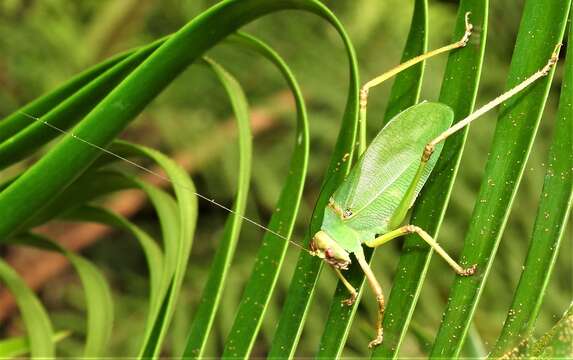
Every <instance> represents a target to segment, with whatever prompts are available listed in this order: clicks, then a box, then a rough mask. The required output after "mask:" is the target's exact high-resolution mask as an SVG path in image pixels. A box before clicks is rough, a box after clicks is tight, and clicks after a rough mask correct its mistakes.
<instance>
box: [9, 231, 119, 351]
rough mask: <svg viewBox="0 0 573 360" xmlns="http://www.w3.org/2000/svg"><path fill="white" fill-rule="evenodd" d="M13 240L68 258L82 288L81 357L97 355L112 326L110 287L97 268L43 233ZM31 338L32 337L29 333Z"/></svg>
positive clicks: (105, 342)
mask: <svg viewBox="0 0 573 360" xmlns="http://www.w3.org/2000/svg"><path fill="white" fill-rule="evenodd" d="M13 243H17V244H23V245H30V246H34V247H38V248H41V249H45V250H50V251H56V252H59V253H61V254H62V255H64V256H65V257H67V258H68V259H69V260H70V263H71V264H72V265H73V267H74V268H75V270H76V271H77V273H78V275H79V276H80V280H81V282H82V287H83V289H84V291H85V303H86V309H87V311H86V312H87V318H88V319H87V322H86V323H87V326H86V334H87V335H86V346H85V350H84V356H85V357H101V356H104V355H105V350H106V348H107V344H108V341H109V338H110V336H111V330H112V327H113V302H112V300H111V289H110V288H109V286H108V284H107V282H106V280H105V278H104V277H103V275H102V274H101V273H100V271H99V270H98V269H97V268H96V267H95V266H94V265H93V264H92V263H91V262H89V261H88V260H86V259H84V258H82V257H81V256H79V255H76V254H74V253H72V252H70V251H67V250H66V249H64V248H63V247H61V246H60V245H59V244H58V243H57V242H55V241H52V240H49V239H47V238H45V237H43V236H40V235H37V234H33V233H28V234H22V235H20V236H18V238H17V239H14V240H13ZM30 338H31V339H32V337H31V336H30Z"/></svg>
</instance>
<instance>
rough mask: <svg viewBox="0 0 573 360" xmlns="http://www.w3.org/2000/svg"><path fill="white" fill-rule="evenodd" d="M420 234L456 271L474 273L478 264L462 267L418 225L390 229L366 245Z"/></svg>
mask: <svg viewBox="0 0 573 360" xmlns="http://www.w3.org/2000/svg"><path fill="white" fill-rule="evenodd" d="M412 233H416V234H418V235H419V236H420V237H421V238H422V239H423V240H424V241H425V242H426V243H428V245H430V246H431V247H432V248H433V249H434V250H435V251H436V252H437V253H438V254H439V255H440V256H441V257H442V258H443V259H444V260H446V262H447V263H448V264H449V265H450V266H451V267H452V269H454V271H455V272H456V273H458V274H459V275H461V276H470V275H473V274H474V273H475V271H476V265H475V264H474V265H472V266H470V267H468V268H463V267H461V266H460V265H459V264H458V263H457V262H456V261H455V260H454V259H452V257H451V256H450V255H448V253H447V252H446V251H445V250H444V249H443V248H442V247H441V246H440V244H438V243H437V242H436V240H434V238H432V237H431V236H430V234H428V233H427V232H425V231H424V230H423V229H422V228H420V227H418V226H416V225H405V226H402V227H399V228H398V229H396V230H393V231H390V232H388V233H386V234H384V235H381V236H379V237H377V238H375V239H373V240H369V241H366V245H367V246H370V247H378V246H380V245H382V244H384V243H387V242H388V241H390V240H393V239H395V238H397V237H400V236H402V235H406V234H412Z"/></svg>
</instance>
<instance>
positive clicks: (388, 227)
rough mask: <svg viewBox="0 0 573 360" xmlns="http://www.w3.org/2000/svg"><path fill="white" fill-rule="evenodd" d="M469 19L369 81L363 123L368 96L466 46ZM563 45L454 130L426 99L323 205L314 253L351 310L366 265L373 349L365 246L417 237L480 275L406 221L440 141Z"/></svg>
mask: <svg viewBox="0 0 573 360" xmlns="http://www.w3.org/2000/svg"><path fill="white" fill-rule="evenodd" d="M469 15H470V14H469V13H467V14H466V17H465V19H466V30H465V33H464V35H463V37H462V38H461V39H460V40H459V41H457V42H455V43H453V44H450V45H447V46H444V47H442V48H439V49H437V50H434V51H431V52H428V53H426V54H423V55H420V56H418V57H416V58H413V59H412V60H410V61H408V62H405V63H404V64H401V65H399V66H397V67H395V68H394V69H392V70H390V71H388V72H386V73H384V74H382V75H380V76H378V77H376V78H375V79H373V80H371V81H369V82H367V83H366V84H365V85H364V86H363V87H362V89H361V92H360V117H361V119H360V121H365V118H366V106H367V97H368V91H369V89H370V88H372V87H374V86H376V85H379V84H381V83H382V82H384V81H385V80H387V79H389V78H391V77H392V76H394V75H396V74H397V73H399V72H400V71H402V70H405V69H407V68H408V67H410V66H412V65H414V64H416V63H419V62H421V61H423V60H425V59H428V58H430V57H432V56H435V55H437V54H441V53H444V52H447V51H451V50H454V49H457V48H462V47H464V46H465V45H466V44H467V42H468V41H469V38H470V36H471V33H472V25H471V23H470V22H469ZM559 47H560V45H558V46H557V47H556V48H555V51H554V53H553V54H552V56H551V58H550V59H549V61H548V62H547V64H546V65H545V66H544V67H543V68H542V69H540V70H539V71H538V72H536V73H535V74H533V75H532V76H530V77H529V78H527V79H526V80H524V81H523V82H522V83H520V84H519V85H517V86H515V87H514V88H512V89H511V90H509V91H508V92H506V93H504V94H503V95H501V96H499V97H497V98H495V99H494V100H492V101H490V102H489V103H487V104H486V105H484V106H483V107H481V108H480V109H478V110H477V111H475V112H474V113H472V114H471V115H469V116H468V117H466V118H465V119H462V120H461V121H459V122H458V123H456V124H455V125H454V126H451V124H452V121H453V119H454V114H453V111H452V110H451V108H450V107H448V106H447V105H444V104H440V103H430V102H423V103H420V104H417V105H414V106H412V107H410V108H408V109H406V110H404V111H402V112H401V113H399V114H398V115H396V116H395V117H394V118H393V119H392V120H390V121H389V122H388V124H387V125H386V126H385V127H384V128H383V129H382V130H381V131H380V132H379V133H378V135H377V136H376V137H375V138H374V140H373V141H372V143H371V144H370V145H369V147H368V148H367V149H366V150H365V152H364V153H363V154H362V155H361V157H360V159H359V160H358V162H357V163H356V164H355V165H354V166H353V168H352V169H351V170H350V173H349V174H348V176H347V177H346V179H345V180H344V181H343V183H342V184H341V185H340V186H339V187H338V189H337V190H336V191H335V192H334V193H333V194H332V196H331V198H330V201H329V203H328V205H327V206H326V208H325V212H324V219H323V223H322V226H321V230H320V231H318V232H317V233H316V234H315V235H314V237H313V238H312V240H311V243H310V247H311V251H312V254H313V255H315V256H318V257H320V258H322V259H324V260H325V261H326V262H327V263H328V264H330V265H331V266H332V267H333V268H334V270H335V272H336V274H337V276H338V277H339V278H340V280H341V281H342V282H343V284H344V285H345V286H346V288H347V289H348V291H349V292H350V297H349V298H348V299H346V300H344V301H343V303H344V304H346V305H352V304H353V303H354V302H355V300H356V298H357V295H358V294H357V291H356V290H355V289H354V287H353V286H352V285H351V284H350V283H349V282H348V281H347V280H346V279H345V278H344V275H343V274H342V272H341V271H340V270H346V269H347V268H348V266H349V265H350V263H351V260H350V256H349V255H350V254H351V253H353V254H354V256H355V257H356V259H357V261H358V264H359V265H360V267H361V268H362V270H363V272H364V274H365V275H366V278H367V280H368V283H369V285H370V287H371V288H372V291H373V292H374V294H375V295H376V300H377V302H378V309H379V310H378V319H377V322H376V337H375V338H374V340H372V341H371V342H370V344H369V347H373V346H377V345H379V344H380V343H382V340H383V329H382V320H383V316H384V295H383V293H382V287H381V286H380V284H379V282H378V280H377V279H376V277H375V275H374V273H373V272H372V270H371V269H370V266H369V264H368V262H367V261H366V259H365V256H364V252H363V249H362V244H365V245H366V246H368V247H378V246H380V245H382V244H384V243H386V242H388V241H390V240H393V239H395V238H398V237H400V236H402V235H406V234H412V233H416V234H418V235H419V236H420V237H421V238H422V239H423V240H424V241H425V242H426V243H428V244H429V245H430V246H431V247H432V248H433V250H434V251H436V252H437V253H438V254H439V255H440V256H441V257H442V258H443V259H444V260H445V261H446V262H447V263H448V264H449V265H450V266H451V267H452V268H453V269H454V271H455V272H456V273H457V274H458V275H461V276H470V275H473V274H474V273H475V272H476V265H475V264H473V265H471V266H468V267H463V266H461V265H459V264H458V263H457V262H456V261H455V260H453V259H452V258H451V257H450V256H449V255H448V254H447V253H446V252H445V251H444V249H442V247H441V246H440V245H439V244H438V243H437V242H436V240H434V239H433V238H432V237H431V236H430V235H429V234H428V233H427V232H425V231H424V230H423V229H421V228H419V227H418V226H416V225H412V224H406V225H402V224H403V222H404V221H405V218H406V215H407V212H408V210H409V208H410V207H411V206H412V204H413V203H414V201H415V199H416V197H417V196H418V193H419V192H420V190H421V189H422V187H423V186H424V183H425V182H426V180H427V179H428V177H429V175H430V173H431V172H432V170H433V168H434V166H435V164H436V162H437V159H438V157H439V155H440V152H441V150H442V146H443V141H444V140H445V139H447V138H448V137H449V136H450V135H452V134H454V133H455V132H457V131H458V130H460V129H462V128H464V127H465V126H467V125H469V124H470V123H471V122H472V121H473V120H475V119H477V118H478V117H480V116H481V115H483V114H485V113H486V112H488V111H489V110H491V109H493V108H494V107H496V106H497V105H499V104H501V103H502V102H504V101H506V100H507V99H509V98H511V97H512V96H514V95H515V94H517V93H519V92H520V91H522V90H524V89H525V88H527V87H528V86H529V85H531V84H532V83H534V82H535V81H536V80H537V79H539V78H541V77H543V76H546V75H547V74H548V73H549V71H550V70H551V68H552V67H553V66H554V65H555V64H556V62H557V59H558V51H559Z"/></svg>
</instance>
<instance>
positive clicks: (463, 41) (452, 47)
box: [359, 12, 473, 143]
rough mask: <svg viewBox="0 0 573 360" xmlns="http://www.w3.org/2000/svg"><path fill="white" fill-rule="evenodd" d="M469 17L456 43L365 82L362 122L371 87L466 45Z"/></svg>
mask: <svg viewBox="0 0 573 360" xmlns="http://www.w3.org/2000/svg"><path fill="white" fill-rule="evenodd" d="M469 17H470V13H469V12H467V13H466V15H465V22H466V31H465V33H464V35H463V36H462V38H461V39H460V40H458V41H456V42H455V43H452V44H449V45H446V46H443V47H441V48H439V49H435V50H432V51H429V52H427V53H424V54H422V55H419V56H416V57H414V58H412V59H410V60H408V61H406V62H404V63H402V64H400V65H398V66H396V67H395V68H392V69H390V70H388V71H387V72H385V73H384V74H382V75H379V76H377V77H375V78H374V79H372V80H370V81H368V82H367V83H366V84H364V85H363V86H362V88H361V89H360V113H359V120H360V123H361V124H365V121H366V106H367V104H368V92H369V91H370V89H371V88H373V87H375V86H378V85H380V84H381V83H383V82H384V81H386V80H388V79H390V78H391V77H393V76H395V75H397V74H398V73H400V72H401V71H403V70H406V69H407V68H409V67H411V66H413V65H416V64H418V63H420V62H422V61H424V60H426V59H429V58H431V57H433V56H436V55H439V54H442V53H445V52H448V51H451V50H455V49H458V48H462V47H464V46H466V45H467V43H468V41H469V39H470V36H471V34H472V30H473V25H472V24H471V23H470V20H469ZM362 133H364V132H362ZM362 140H364V141H361V143H365V140H366V139H362Z"/></svg>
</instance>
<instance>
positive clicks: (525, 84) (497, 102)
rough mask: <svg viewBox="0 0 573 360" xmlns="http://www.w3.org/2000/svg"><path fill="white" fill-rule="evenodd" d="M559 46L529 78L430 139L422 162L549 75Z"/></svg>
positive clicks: (555, 62)
mask: <svg viewBox="0 0 573 360" xmlns="http://www.w3.org/2000/svg"><path fill="white" fill-rule="evenodd" d="M559 48H561V44H557V46H555V50H553V54H552V55H551V58H549V60H548V61H547V64H546V65H545V66H544V67H543V68H541V69H539V70H538V71H537V72H536V73H535V74H533V75H531V76H530V77H529V78H527V79H525V80H524V81H522V82H521V83H519V84H518V85H517V86H515V87H514V88H512V89H511V90H509V91H507V92H505V93H504V94H502V95H500V96H498V97H497V98H495V99H493V100H492V101H490V102H489V103H487V104H485V105H484V106H482V107H481V108H479V109H477V110H476V111H475V112H473V113H471V114H470V115H469V116H468V117H466V118H465V119H462V120H461V121H459V122H458V123H456V124H455V125H453V126H452V127H450V128H449V129H448V130H446V131H444V132H443V133H442V134H440V135H439V136H438V137H436V138H435V139H434V140H432V141H430V142H429V143H428V144H427V145H426V148H425V149H424V154H423V155H422V162H424V161H428V159H429V158H430V156H431V155H432V153H433V152H434V148H435V147H436V145H437V144H439V143H440V142H442V141H444V140H446V139H447V138H448V137H449V136H451V135H452V134H454V133H456V132H457V131H459V130H461V129H463V128H464V127H466V126H467V125H469V124H470V123H471V122H472V121H474V120H475V119H477V118H479V117H481V116H482V115H483V114H485V113H487V112H488V111H490V110H492V109H493V108H495V107H496V106H498V105H500V104H501V103H503V102H504V101H506V100H508V99H510V98H511V97H513V96H514V95H517V94H518V93H520V92H521V91H523V90H525V89H526V88H527V87H528V86H529V85H531V84H533V83H534V82H535V81H537V80H539V79H540V78H542V77H545V76H547V75H548V74H549V72H550V71H551V69H552V68H553V67H554V66H555V64H557V61H558V60H559Z"/></svg>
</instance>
